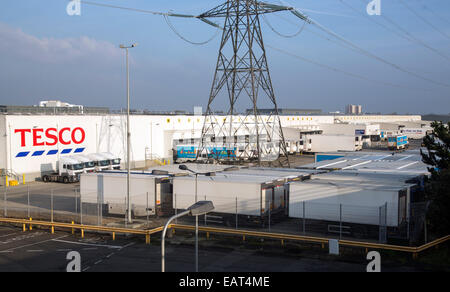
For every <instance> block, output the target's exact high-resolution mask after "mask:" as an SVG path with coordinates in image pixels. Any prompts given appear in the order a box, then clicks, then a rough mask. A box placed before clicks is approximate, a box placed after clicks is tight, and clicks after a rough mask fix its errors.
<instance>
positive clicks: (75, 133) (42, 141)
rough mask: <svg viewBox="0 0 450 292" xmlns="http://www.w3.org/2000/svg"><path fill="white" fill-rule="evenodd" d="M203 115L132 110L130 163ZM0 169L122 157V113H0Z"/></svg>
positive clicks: (311, 123) (191, 128)
mask: <svg viewBox="0 0 450 292" xmlns="http://www.w3.org/2000/svg"><path fill="white" fill-rule="evenodd" d="M336 120H337V119H336V116H333V115H317V116H316V115H314V116H281V123H282V126H283V127H290V128H296V127H297V128H300V127H301V128H305V127H311V128H317V126H318V125H321V124H334V123H335V122H336ZM420 120H421V116H379V115H374V116H369V115H362V116H339V122H348V123H377V122H401V121H404V122H406V121H411V122H414V121H420ZM203 123H204V118H203V117H202V116H194V115H179V116H174V115H165V116H163V115H132V116H131V118H130V127H131V163H132V167H133V168H134V167H143V166H145V162H146V159H148V157H149V156H151V157H152V158H158V159H172V155H173V154H172V146H173V140H174V139H190V138H198V137H200V135H201V129H202V127H203ZM0 149H1V151H0V169H6V170H10V171H13V172H14V173H17V174H20V175H25V177H26V180H28V181H29V180H34V179H35V178H38V177H40V176H41V174H42V172H49V171H52V170H56V163H57V161H58V160H59V159H60V157H64V156H71V155H75V154H90V153H98V152H111V153H113V154H115V155H117V156H119V157H120V158H122V161H125V158H126V116H124V115H116V114H107V115H83V114H80V115H29V114H4V115H1V116H0Z"/></svg>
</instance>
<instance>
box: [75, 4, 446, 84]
mask: <svg viewBox="0 0 450 292" xmlns="http://www.w3.org/2000/svg"><path fill="white" fill-rule="evenodd" d="M80 2H81V3H83V4H87V5H95V6H102V7H109V8H115V9H122V10H130V11H135V12H142V13H149V14H153V15H161V16H165V17H166V18H167V17H169V16H173V17H183V18H198V16H194V15H185V14H174V13H163V12H157V11H150V10H143V9H136V8H129V7H122V6H115V5H109V4H103V3H97V2H91V1H84V0H80ZM285 8H286V10H289V11H290V12H291V13H292V14H294V15H295V16H297V17H299V18H300V19H302V20H303V21H306V22H308V23H311V24H314V25H315V26H316V27H318V28H319V29H320V30H322V31H324V32H326V33H327V34H330V35H332V36H333V37H335V38H336V39H338V40H340V41H341V42H343V43H345V44H347V45H348V46H350V47H351V48H353V49H354V50H355V51H357V52H359V53H361V54H363V55H366V56H368V57H370V58H372V59H375V60H377V61H379V62H382V63H384V64H386V65H389V66H391V67H393V68H394V69H396V70H399V71H401V72H404V73H406V74H409V75H411V76H415V77H416V78H419V79H422V80H425V81H428V82H431V83H434V84H436V85H440V86H444V87H450V85H448V84H445V83H441V82H438V81H435V80H432V79H429V78H427V77H424V76H421V75H420V74H417V73H415V72H412V71H409V70H406V69H404V68H402V67H400V66H399V65H396V64H394V63H392V62H389V61H387V60H385V59H383V58H381V57H379V56H377V55H375V54H373V53H371V52H369V51H367V50H365V49H362V48H360V47H359V46H357V45H355V44H353V43H352V42H351V41H349V40H347V39H345V38H344V37H342V36H340V35H339V34H337V33H335V32H333V31H332V30H330V29H328V28H326V27H325V26H323V25H321V24H319V23H318V22H317V21H315V20H313V19H311V18H310V17H307V16H305V15H304V14H302V13H300V12H299V11H298V10H296V9H294V8H293V7H285ZM305 19H306V20H305ZM201 20H202V19H201ZM205 22H206V21H205ZM206 23H208V24H210V25H213V26H216V27H217V26H218V25H216V24H214V23H212V22H210V21H208V22H206ZM168 25H169V26H170V27H171V28H172V29H173V30H174V32H175V33H176V34H177V35H178V36H179V37H181V38H182V39H183V40H185V41H187V42H190V43H194V42H191V41H189V40H187V39H186V38H184V37H183V36H181V34H179V33H178V32H177V31H176V29H174V27H173V26H172V25H170V22H168ZM214 37H215V36H214ZM207 42H209V41H207ZM207 42H206V43H207ZM194 44H197V43H194ZM198 44H200V43H198Z"/></svg>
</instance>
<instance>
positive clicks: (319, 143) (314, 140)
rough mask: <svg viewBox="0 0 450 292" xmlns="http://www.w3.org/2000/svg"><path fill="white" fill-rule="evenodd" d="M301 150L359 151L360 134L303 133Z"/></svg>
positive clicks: (316, 151)
mask: <svg viewBox="0 0 450 292" xmlns="http://www.w3.org/2000/svg"><path fill="white" fill-rule="evenodd" d="M302 142H303V143H302V144H303V145H302V146H303V151H305V152H312V153H320V152H336V151H350V152H354V151H361V150H362V146H363V142H362V136H355V135H304V136H302Z"/></svg>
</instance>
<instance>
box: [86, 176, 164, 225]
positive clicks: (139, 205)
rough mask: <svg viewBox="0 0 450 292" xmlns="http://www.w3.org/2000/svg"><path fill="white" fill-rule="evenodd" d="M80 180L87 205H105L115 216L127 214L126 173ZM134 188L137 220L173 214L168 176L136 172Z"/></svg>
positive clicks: (131, 191) (133, 180) (133, 199)
mask: <svg viewBox="0 0 450 292" xmlns="http://www.w3.org/2000/svg"><path fill="white" fill-rule="evenodd" d="M80 180H81V183H80V195H81V201H82V202H83V204H94V205H96V204H98V205H101V206H102V207H103V208H104V209H107V210H108V212H109V213H110V214H114V215H124V214H125V210H126V207H125V206H126V205H125V200H126V197H127V174H126V172H104V173H90V174H82V175H81V179H80ZM130 186H131V189H130V202H131V205H132V213H133V214H134V215H135V216H138V217H139V216H146V215H157V216H165V215H170V214H171V212H172V185H171V181H170V178H169V177H168V176H164V175H152V174H150V173H135V172H133V173H132V174H131V175H130Z"/></svg>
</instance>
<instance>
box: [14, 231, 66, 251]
mask: <svg viewBox="0 0 450 292" xmlns="http://www.w3.org/2000/svg"><path fill="white" fill-rule="evenodd" d="M65 237H67V235H64V236H60V237H58V238H56V239H61V238H65ZM53 240H54V239H47V240H43V241H39V242H35V243H31V244H26V245H22V246H17V247H13V248H10V249H7V250H5V252H7V251H14V250H16V249H21V248H24V247H29V246H34V245H38V244H42V243H45V242H49V241H53Z"/></svg>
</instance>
